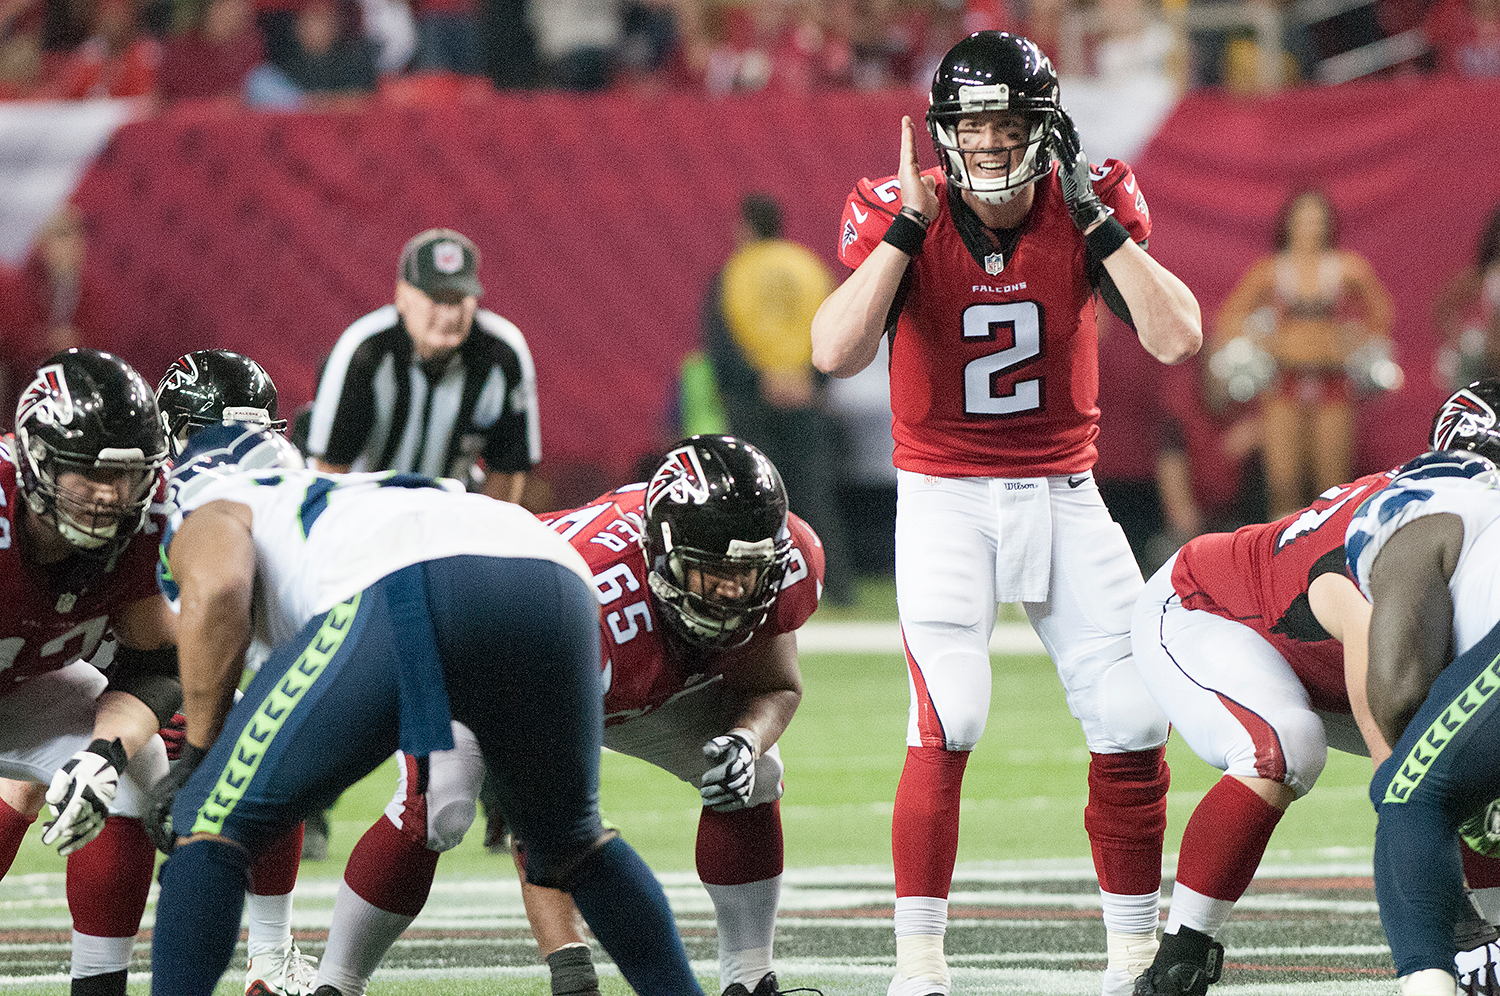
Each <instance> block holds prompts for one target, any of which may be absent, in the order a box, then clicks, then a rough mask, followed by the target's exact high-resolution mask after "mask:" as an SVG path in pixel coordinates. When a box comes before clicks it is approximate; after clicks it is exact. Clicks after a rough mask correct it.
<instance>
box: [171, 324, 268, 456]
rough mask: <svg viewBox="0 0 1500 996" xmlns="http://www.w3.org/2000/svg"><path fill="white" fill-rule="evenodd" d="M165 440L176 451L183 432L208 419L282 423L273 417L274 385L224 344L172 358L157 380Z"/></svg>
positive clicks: (182, 443) (253, 364) (182, 441)
mask: <svg viewBox="0 0 1500 996" xmlns="http://www.w3.org/2000/svg"><path fill="white" fill-rule="evenodd" d="M156 404H157V407H159V408H160V409H161V418H162V425H164V426H165V427H166V430H167V442H168V444H169V445H170V446H171V447H172V455H173V456H174V457H176V456H177V455H178V454H180V453H181V452H182V448H183V447H184V446H185V445H186V444H187V439H188V436H190V435H192V434H193V433H194V432H196V431H197V430H198V429H201V428H203V427H204V426H207V425H218V424H219V423H220V422H225V421H230V422H241V423H244V424H246V425H264V426H267V427H269V428H270V429H271V430H272V431H273V432H281V431H283V430H284V429H285V428H286V419H278V418H277V417H276V385H275V384H273V383H272V382H271V377H270V375H269V374H267V373H266V371H265V369H264V368H263V367H262V366H261V365H260V364H259V363H256V362H255V361H254V360H252V359H251V358H250V357H248V356H242V355H240V354H239V353H235V352H231V351H230V350H227V349H199V350H195V351H194V352H191V353H185V354H183V355H182V356H179V357H178V358H177V359H176V360H174V361H173V363H172V365H171V366H170V367H168V368H167V372H166V374H165V375H164V376H163V377H162V379H161V383H159V384H157V385H156Z"/></svg>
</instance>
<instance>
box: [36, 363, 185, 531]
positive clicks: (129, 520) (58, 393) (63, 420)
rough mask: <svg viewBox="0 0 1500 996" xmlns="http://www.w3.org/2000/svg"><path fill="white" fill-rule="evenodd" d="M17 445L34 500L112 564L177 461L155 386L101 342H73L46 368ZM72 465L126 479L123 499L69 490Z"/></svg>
mask: <svg viewBox="0 0 1500 996" xmlns="http://www.w3.org/2000/svg"><path fill="white" fill-rule="evenodd" d="M15 449H16V476H17V478H18V479H19V482H20V490H21V494H22V496H23V497H24V498H25V500H26V504H27V506H28V507H29V508H30V509H31V510H32V511H33V512H35V513H36V514H37V515H38V516H40V517H41V518H42V519H43V520H44V521H46V522H48V523H50V524H52V525H53V526H54V527H55V528H56V529H57V531H58V532H59V533H60V534H62V536H63V538H64V539H66V540H67V541H68V542H69V543H70V544H72V545H73V546H74V547H77V548H78V549H80V550H82V551H86V552H89V553H91V554H94V555H97V556H100V557H103V558H105V559H108V560H110V561H113V558H114V556H115V555H116V554H118V553H119V551H121V550H123V549H124V548H125V545H126V544H127V543H129V542H130V537H132V536H134V535H135V534H136V533H137V532H139V531H140V530H141V528H142V527H143V526H144V525H145V524H146V514H147V511H148V509H149V508H150V505H151V496H152V493H153V492H154V491H155V490H156V484H157V475H158V472H159V471H160V470H161V467H162V465H163V464H164V463H165V462H166V459H167V440H166V435H165V434H164V433H163V431H162V425H161V416H160V414H159V413H158V411H157V408H156V398H155V397H154V396H153V395H152V393H151V388H150V387H148V386H147V384H146V382H145V380H143V379H142V378H141V375H140V374H138V373H136V372H135V370H134V369H133V368H132V367H131V366H130V364H128V363H126V362H125V361H124V360H122V359H120V358H119V357H117V356H113V355H111V354H109V353H105V352H101V351H99V350H97V349H70V350H67V351H66V352H62V353H58V354H57V355H56V356H53V357H52V358H51V359H49V360H47V362H45V363H43V364H42V365H41V366H40V367H39V368H37V371H36V374H35V375H34V377H33V378H32V381H31V383H30V384H29V385H28V386H27V387H26V389H25V390H24V391H22V392H21V400H20V403H19V404H18V405H17V406H16V443H15ZM69 471H72V472H76V473H79V474H83V475H86V476H88V477H90V478H92V479H94V480H103V479H108V480H109V481H110V482H111V483H115V484H117V485H118V489H119V496H118V498H117V500H115V501H113V502H109V503H107V504H106V503H101V502H99V501H97V500H96V499H95V498H94V497H92V496H88V495H82V494H79V493H78V492H77V491H70V490H65V489H64V488H63V487H62V486H61V477H62V475H63V474H65V473H67V472H69Z"/></svg>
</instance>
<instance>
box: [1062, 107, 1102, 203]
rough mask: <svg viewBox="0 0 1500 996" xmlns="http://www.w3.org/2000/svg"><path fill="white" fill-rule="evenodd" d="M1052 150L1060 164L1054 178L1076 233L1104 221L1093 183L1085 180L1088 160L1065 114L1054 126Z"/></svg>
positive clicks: (1074, 128) (1088, 177)
mask: <svg viewBox="0 0 1500 996" xmlns="http://www.w3.org/2000/svg"><path fill="white" fill-rule="evenodd" d="M1052 148H1053V151H1055V152H1056V153H1057V158H1058V162H1059V163H1060V165H1059V166H1058V168H1057V178H1058V179H1059V180H1060V181H1062V191H1063V199H1064V200H1065V201H1067V203H1068V214H1069V215H1071V216H1072V218H1073V225H1074V226H1075V227H1076V228H1077V229H1078V230H1079V231H1080V232H1082V231H1086V230H1087V229H1088V228H1089V226H1090V225H1092V224H1094V223H1095V222H1098V221H1103V220H1104V219H1105V218H1108V217H1109V211H1108V210H1106V209H1105V207H1104V202H1103V201H1101V200H1100V199H1099V195H1098V194H1097V193H1095V192H1094V181H1093V180H1092V178H1091V177H1090V176H1089V157H1088V156H1087V155H1085V154H1084V151H1083V143H1082V142H1081V141H1080V140H1079V138H1078V129H1077V128H1076V127H1075V126H1074V125H1073V119H1072V118H1070V117H1068V113H1067V112H1066V111H1063V112H1062V113H1060V114H1059V115H1058V116H1057V124H1056V125H1054V126H1053V128H1052Z"/></svg>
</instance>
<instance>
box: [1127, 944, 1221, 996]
mask: <svg viewBox="0 0 1500 996" xmlns="http://www.w3.org/2000/svg"><path fill="white" fill-rule="evenodd" d="M1223 969H1224V945H1222V944H1220V943H1219V942H1218V941H1216V940H1214V939H1213V938H1212V937H1209V936H1208V935H1207V934H1204V933H1201V932H1199V931H1196V930H1194V929H1192V928H1191V927H1182V928H1179V929H1178V931H1177V933H1175V934H1167V935H1165V936H1163V937H1162V939H1161V947H1160V948H1158V949H1157V952H1156V960H1155V961H1153V962H1152V963H1151V967H1150V968H1148V969H1146V971H1145V972H1144V973H1142V975H1141V977H1140V978H1139V979H1136V980H1135V996H1205V994H1206V993H1207V992H1208V987H1209V985H1210V984H1211V983H1214V982H1218V981H1219V975H1220V973H1221V972H1222V971H1223Z"/></svg>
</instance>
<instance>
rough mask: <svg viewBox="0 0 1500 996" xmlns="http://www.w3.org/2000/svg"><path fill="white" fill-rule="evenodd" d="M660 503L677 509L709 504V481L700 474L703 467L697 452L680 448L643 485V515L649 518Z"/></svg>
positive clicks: (684, 447)
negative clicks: (666, 502) (673, 505)
mask: <svg viewBox="0 0 1500 996" xmlns="http://www.w3.org/2000/svg"><path fill="white" fill-rule="evenodd" d="M663 500H669V501H673V502H676V503H677V504H679V505H687V504H689V503H691V504H693V505H702V504H703V503H704V502H706V501H708V478H707V477H706V476H705V475H704V473H703V464H701V463H699V461H698V451H697V450H695V449H694V448H693V447H691V446H681V447H678V448H677V449H675V450H673V451H672V452H671V453H668V454H667V458H666V460H665V461H663V463H662V465H661V466H660V467H659V468H657V471H656V473H655V474H653V475H651V483H650V484H648V485H646V512H647V514H650V512H651V510H652V509H654V508H655V507H656V506H657V505H658V504H659V503H660V502H662V501H663Z"/></svg>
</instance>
